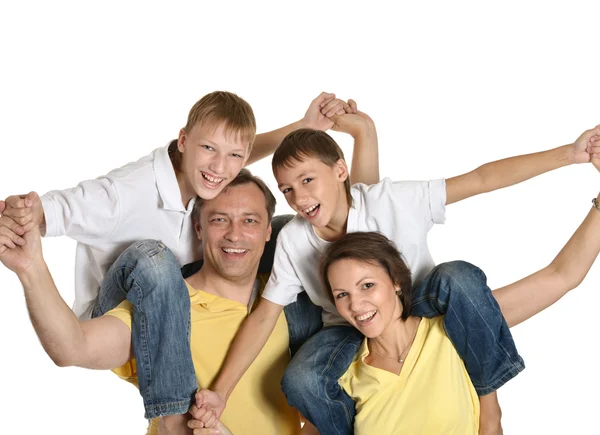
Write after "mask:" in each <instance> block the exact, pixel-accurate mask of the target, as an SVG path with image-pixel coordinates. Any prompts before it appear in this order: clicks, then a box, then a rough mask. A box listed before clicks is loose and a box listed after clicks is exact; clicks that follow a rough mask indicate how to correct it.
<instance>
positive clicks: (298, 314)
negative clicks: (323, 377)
mask: <svg viewBox="0 0 600 435" xmlns="http://www.w3.org/2000/svg"><path fill="white" fill-rule="evenodd" d="M283 311H284V312H285V318H286V320H287V324H288V330H289V333H290V353H291V355H292V357H294V355H296V353H297V352H298V350H299V349H300V347H301V346H302V345H303V344H304V343H305V342H306V340H308V339H309V338H310V337H312V336H313V335H315V334H316V333H317V332H319V330H321V328H322V327H323V320H322V317H321V313H322V312H323V308H321V307H319V306H317V305H315V304H313V303H312V301H311V300H310V298H309V297H308V294H306V292H302V293H300V294H299V295H298V297H297V298H296V302H293V303H291V304H288V305H286V306H285V307H284V308H283Z"/></svg>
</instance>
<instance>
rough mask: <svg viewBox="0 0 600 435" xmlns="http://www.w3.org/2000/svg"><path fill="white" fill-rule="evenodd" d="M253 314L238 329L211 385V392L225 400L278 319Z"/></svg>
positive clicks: (257, 313) (263, 344)
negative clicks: (219, 370)
mask: <svg viewBox="0 0 600 435" xmlns="http://www.w3.org/2000/svg"><path fill="white" fill-rule="evenodd" d="M261 303H264V301H261ZM253 314H254V315H250V316H248V318H247V319H246V321H245V322H244V323H243V325H242V327H241V328H240V329H239V331H238V333H237V335H236V337H235V339H234V340H233V343H232V344H231V346H230V348H229V351H228V353H227V357H226V358H225V362H224V363H223V366H222V368H221V372H220V373H219V376H218V377H217V379H216V380H215V382H214V383H213V385H212V390H213V391H215V392H217V393H220V394H221V395H222V396H224V397H225V399H227V398H229V396H230V394H231V392H232V391H233V389H234V388H235V386H236V385H237V383H238V382H239V380H240V379H241V378H242V376H243V375H244V373H246V371H247V370H248V368H249V367H250V365H251V364H252V363H253V362H254V360H255V359H256V357H257V356H258V354H259V353H260V351H261V350H262V348H263V347H264V346H265V343H266V342H267V340H268V339H269V336H270V335H271V332H272V331H273V328H274V327H275V323H276V322H277V318H278V317H279V315H277V316H261V315H260V313H259V312H255V313H253ZM273 317H274V318H273Z"/></svg>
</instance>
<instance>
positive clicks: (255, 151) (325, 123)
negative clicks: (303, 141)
mask: <svg viewBox="0 0 600 435" xmlns="http://www.w3.org/2000/svg"><path fill="white" fill-rule="evenodd" d="M346 111H348V112H349V111H351V109H350V106H349V105H348V103H346V102H345V101H342V100H338V99H336V98H335V94H330V93H328V92H322V93H321V95H319V96H318V97H317V98H315V99H314V100H313V101H312V102H311V103H310V106H308V110H307V111H306V113H305V114H304V118H302V119H301V120H299V121H296V122H294V123H292V124H289V125H286V126H285V127H281V128H279V129H277V130H273V131H270V132H268V133H262V134H257V135H256V138H255V139H254V146H253V147H252V153H251V154H250V157H249V158H248V162H247V163H246V164H248V165H249V164H251V163H254V162H257V161H259V160H260V159H262V158H264V157H267V156H269V155H271V154H273V152H274V151H275V149H277V147H278V146H279V144H280V143H281V141H282V140H283V138H284V137H286V136H287V135H288V133H291V132H292V131H294V130H297V129H299V128H313V129H315V130H329V129H330V128H331V127H332V126H333V122H332V121H331V120H330V119H329V118H330V117H331V116H332V115H334V114H336V113H337V114H342V113H344V112H346Z"/></svg>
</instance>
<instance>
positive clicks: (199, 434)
mask: <svg viewBox="0 0 600 435" xmlns="http://www.w3.org/2000/svg"><path fill="white" fill-rule="evenodd" d="M192 433H193V434H194V435H210V434H215V435H219V433H220V432H219V429H218V428H216V427H208V428H204V429H194V430H193V431H192Z"/></svg>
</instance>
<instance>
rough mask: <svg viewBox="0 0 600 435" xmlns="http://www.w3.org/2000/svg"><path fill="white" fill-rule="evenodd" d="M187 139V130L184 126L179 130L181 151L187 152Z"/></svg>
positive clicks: (178, 142)
mask: <svg viewBox="0 0 600 435" xmlns="http://www.w3.org/2000/svg"><path fill="white" fill-rule="evenodd" d="M186 139H187V136H186V135H185V130H184V129H183V128H182V129H181V130H179V137H178V138H177V149H178V150H179V152H181V153H183V152H185V142H186Z"/></svg>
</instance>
